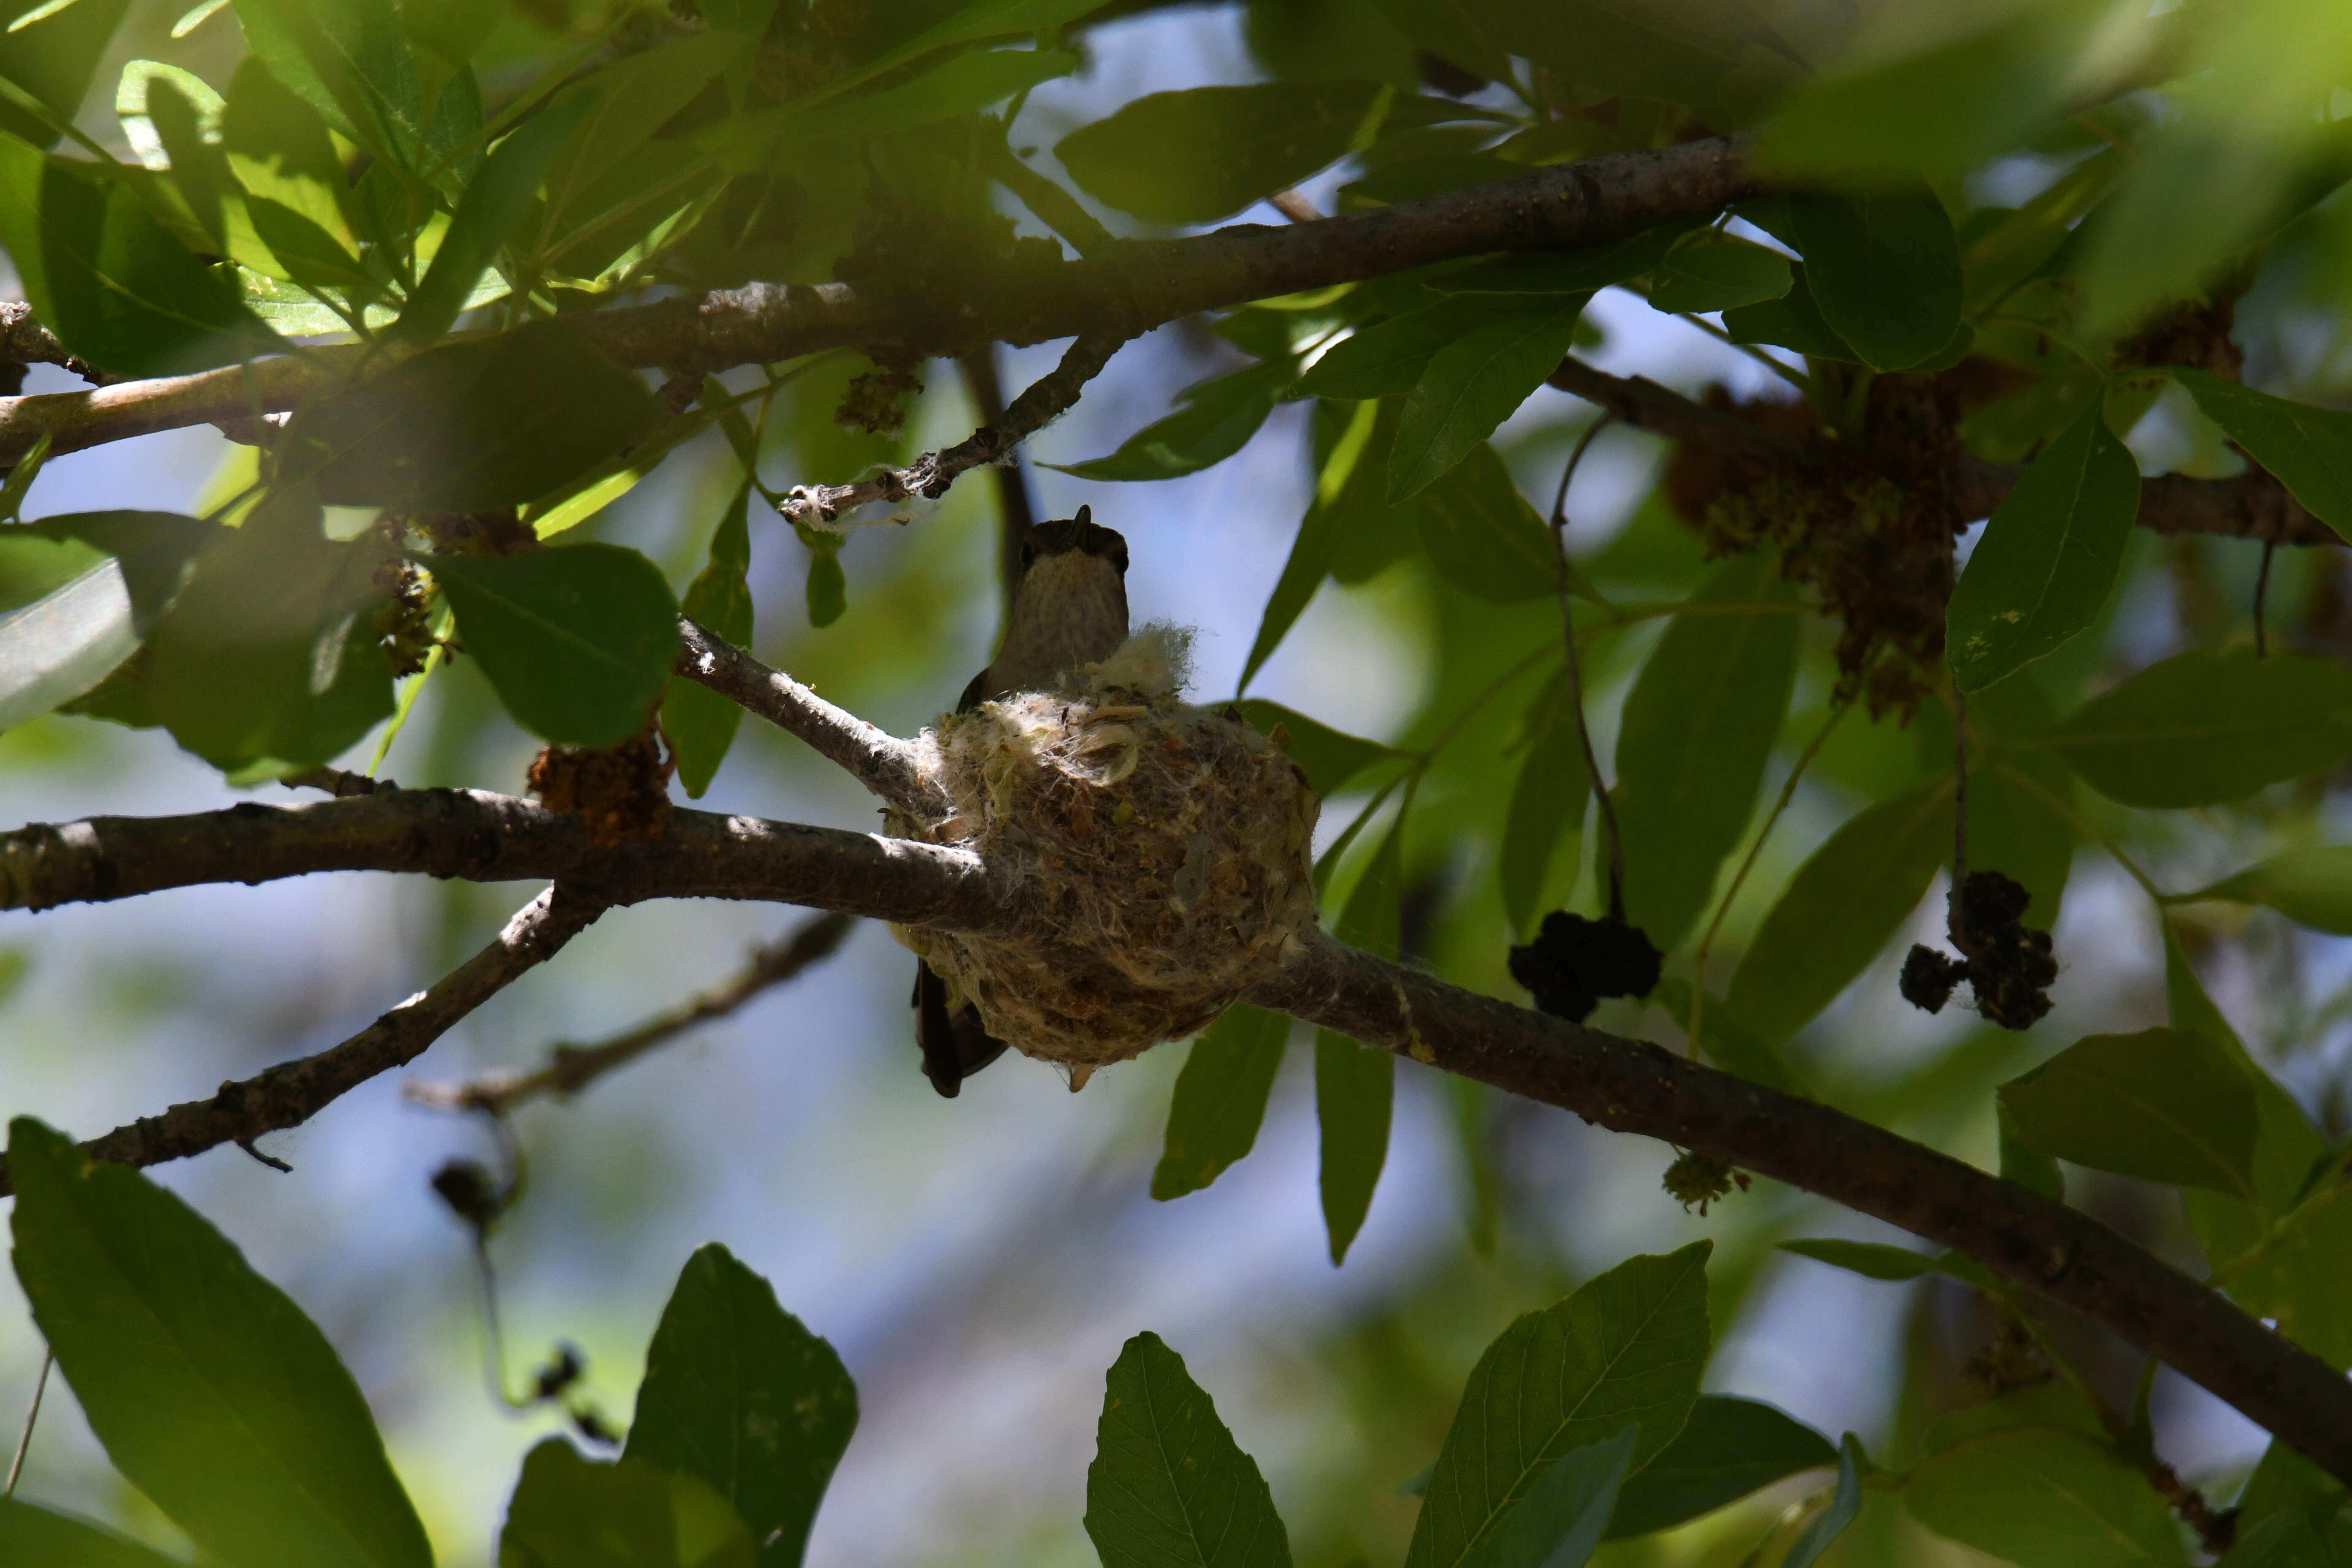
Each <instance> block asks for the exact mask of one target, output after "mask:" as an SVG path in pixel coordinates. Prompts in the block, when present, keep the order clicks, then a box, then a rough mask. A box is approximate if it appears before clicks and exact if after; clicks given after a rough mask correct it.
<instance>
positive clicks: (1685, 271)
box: [1650, 229, 1795, 315]
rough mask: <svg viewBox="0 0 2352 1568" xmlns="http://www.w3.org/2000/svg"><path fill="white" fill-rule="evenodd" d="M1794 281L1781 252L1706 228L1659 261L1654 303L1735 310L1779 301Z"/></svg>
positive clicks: (1684, 309)
mask: <svg viewBox="0 0 2352 1568" xmlns="http://www.w3.org/2000/svg"><path fill="white" fill-rule="evenodd" d="M1794 281H1795V274H1794V273H1793V272H1791V271H1790V267H1789V258H1787V257H1785V256H1783V255H1781V254H1780V252H1779V251H1777V250H1771V249H1768V248H1767V247H1764V246H1760V245H1756V244H1753V243H1751V242H1749V241H1748V240H1744V239H1733V238H1731V237H1729V236H1727V235H1724V234H1721V233H1718V232H1717V231H1716V230H1714V229H1702V230H1701V231H1699V233H1698V234H1697V235H1696V236H1694V237H1692V238H1691V240H1690V241H1689V242H1688V243H1687V244H1685V245H1682V246H1679V247H1676V248H1675V250H1674V251H1673V253H1672V254H1670V255H1669V256H1667V258H1665V260H1664V261H1663V262H1660V263H1659V264H1658V268H1657V271H1656V274H1655V276H1654V278H1653V279H1651V283H1650V304H1651V305H1652V307H1653V308H1654V309H1656V310H1670V311H1674V312H1675V313H1677V314H1690V315H1698V314H1701V313H1703V312H1706V311H1708V310H1736V309H1738V307H1740V306H1742V305H1759V304H1762V303H1763V302H1764V301H1765V300H1778V299H1780V298H1781V297H1783V296H1784V295H1786V294H1787V293H1788V292H1789V289H1790V286H1791V284H1792V283H1793V282H1794Z"/></svg>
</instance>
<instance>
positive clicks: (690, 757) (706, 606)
mask: <svg viewBox="0 0 2352 1568" xmlns="http://www.w3.org/2000/svg"><path fill="white" fill-rule="evenodd" d="M750 572H751V480H750V479H749V478H746V479H744V481H743V483H742V484H740V486H738V487H737V488H736V490H735V496H734V499H733V500H730V501H729V502H728V503H727V510H726V511H725V512H724V513H722V514H721V515H720V517H719V526H718V528H717V529H716V530H714V531H712V533H711V535H710V559H709V563H707V564H706V565H704V567H703V568H702V570H701V571H700V572H698V573H697V574H695V578H694V581H693V582H691V583H689V584H687V588H686V603H685V605H683V606H681V607H682V608H683V609H684V610H685V612H686V614H687V616H688V618H689V619H691V620H694V621H697V622H699V623H700V624H701V625H702V626H706V627H708V628H709V630H710V631H711V633H712V634H713V635H715V636H717V637H721V638H723V639H725V640H726V641H728V642H730V643H732V644H734V645H735V646H736V647H750V646H751V583H750V581H749V576H748V574H749V573H750ZM742 718H743V710H742V708H741V707H740V705H738V704H736V703H733V702H730V701H729V700H727V699H726V698H724V697H721V696H719V693H717V692H716V691H713V690H711V689H709V687H707V686H703V685H700V684H698V683H697V682H695V681H691V680H687V679H681V678H680V677H678V676H675V675H673V676H671V677H670V678H669V684H668V685H667V687H666V688H665V689H664V690H663V693H662V712H661V723H662V733H663V734H664V735H667V737H668V738H669V744H670V750H671V751H672V752H675V753H676V754H677V778H678V782H679V783H680V784H684V785H685V786H686V793H687V794H688V795H691V796H693V797H694V798H696V799H700V798H701V797H702V792H703V791H705V790H707V789H709V787H710V781H711V779H712V778H713V777H714V776H716V775H717V773H718V772H719V763H723V762H725V761H726V760H727V749H728V748H729V747H730V746H732V745H733V744H734V743H735V730H736V727H737V725H739V724H740V722H741V721H742Z"/></svg>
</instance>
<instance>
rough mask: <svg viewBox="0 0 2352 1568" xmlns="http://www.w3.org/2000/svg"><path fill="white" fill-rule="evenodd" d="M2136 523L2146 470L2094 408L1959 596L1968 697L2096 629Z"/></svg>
mask: <svg viewBox="0 0 2352 1568" xmlns="http://www.w3.org/2000/svg"><path fill="white" fill-rule="evenodd" d="M2347 417H2352V416H2347ZM2138 515H2139V465H2138V464H2137V463H2136V462H2134V461H2133V460H2132V455H2131V454H2130V453H2129V452H2127V451H2126V450H2125V449H2124V444H2123V443H2122V442H2121V441H2118V440H2116V438H2115V437H2114V436H2113V435H2112V434H2111V433H2110V432H2109V431H2108V429H2107V423H2106V420H2105V416H2103V415H2102V413H2101V411H2100V410H2099V409H2098V408H2097V407H2096V406H2093V407H2091V408H2089V409H2087V410H2085V411H2084V414H2083V416H2082V417H2081V418H2079V419H2077V420H2075V421H2074V425H2073V426H2070V427H2069V428H2068V429H2067V431H2066V433H2065V434H2064V435H2063V436H2061V437H2058V439H2056V440H2055V441H2053V442H2052V443H2051V444H2050V445H2049V447H2047V448H2046V449H2045V450H2044V451H2043V452H2042V456H2040V457H2039V458H2035V459H2034V460H2033V463H2032V467H2030V468H2027V469H2026V470H2025V472H2024V473H2023V474H2022V475H2021V476H2019V478H2018V481H2017V484H2016V487H2015V488H2014V489H2011V491H2010V492H2009V494H2008V495H2006V496H2004V497H2002V498H2001V502H2000V506H1999V507H1998V508H1996V509H1995V510H1994V511H1993V514H1992V521H1990V522H1988V523H1987V524H1985V531H1984V537H1983V538H1981V539H1979V541H1978V542H1977V547H1976V552H1975V553H1974V554H1972V555H1970V556H1969V565H1968V570H1967V571H1966V572H1964V573H1962V574H1961V575H1960V581H1959V584H1958V586H1956V587H1955V588H1954V589H1953V590H1952V602H1951V607H1950V609H1949V610H1948V612H1947V613H1946V616H1945V624H1946V627H1947V631H1946V641H1947V643H1948V646H1949V647H1950V648H1951V665H1952V679H1954V680H1955V681H1956V682H1958V685H1959V688H1960V689H1961V690H1963V691H1971V692H1972V691H1981V690H1983V689H1985V688H1986V687H1988V686H1990V685H1991V684H1992V683H1993V682H1994V681H1996V680H1999V679H2001V678H2002V677H2003V676H2006V675H2009V674H2011V672H2013V671H2015V670H2016V669H2018V668H2020V667H2021V666H2023V665H2026V664H2030V663H2032V661H2033V660H2035V659H2037V658H2042V656H2043V655H2044V654H2047V653H2049V652H2051V651H2052V650H2053V649H2055V648H2057V647H2060V646H2062V645H2063V644H2064V643H2065V642H2067V641H2068V640H2069V639H2071V638H2072V637H2074V635H2075V634H2076V633H2078V632H2080V631H2082V630H2084V628H2085V627H2087V626H2090V625H2091V624H2092V623H2094V622H2095V621H2096V620H2097V619H2098V618H2099V613H2100V612H2101V611H2102V610H2103V609H2105V607H2106V603H2107V600H2108V598H2109V596H2110V595H2113V594H2114V592H2115V587H2116V575H2117V574H2119V573H2120V572H2121V571H2122V570H2123V563H2124V546H2125V545H2126V543H2128V542H2130V540H2131V531H2132V523H2133V521H2135V520H2136V519H2137V517H2138Z"/></svg>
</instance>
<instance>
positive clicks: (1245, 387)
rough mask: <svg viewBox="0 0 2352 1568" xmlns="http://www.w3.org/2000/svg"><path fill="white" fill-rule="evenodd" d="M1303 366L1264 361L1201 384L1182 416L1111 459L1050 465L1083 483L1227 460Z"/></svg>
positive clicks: (1143, 432)
mask: <svg viewBox="0 0 2352 1568" xmlns="http://www.w3.org/2000/svg"><path fill="white" fill-rule="evenodd" d="M1296 373H1297V366H1296V365H1295V364H1293V363H1291V362H1290V361H1288V360H1263V361H1260V362H1259V363H1256V364H1253V365H1247V366H1244V368H1242V369H1240V370H1237V371H1234V372H1232V373H1231V374H1225V375H1219V376H1212V377H1211V378H1209V379H1208V380H1207V381H1202V382H1196V383H1194V384H1192V385H1191V386H1188V387H1186V388H1185V389H1184V390H1183V391H1182V392H1181V393H1179V394H1177V395H1176V401H1177V403H1178V404H1179V405H1180V406H1179V408H1178V410H1177V412H1175V413H1173V414H1171V415H1170V416H1168V417H1166V418H1165V419H1160V420H1155V421H1153V422H1152V423H1151V424H1150V425H1147V426H1144V427H1143V428H1142V429H1140V430H1139V431H1137V432H1136V433H1135V434H1134V435H1132V436H1129V437H1128V438H1127V439H1126V440H1125V441H1124V442H1122V443H1120V445H1119V448H1118V451H1116V452H1113V453H1111V454H1110V455H1109V456H1108V457H1107V458H1090V459H1088V460H1087V461H1086V462H1083V463H1069V464H1062V463H1048V464H1047V465H1045V466H1046V467H1047V468H1059V469H1061V470H1062V472H1064V473H1066V474H1076V475H1077V476H1078V478H1080V479H1175V478H1176V477H1178V476H1179V475H1181V474H1192V473H1198V472H1199V471H1200V470H1202V468H1210V467H1212V466H1213V465H1215V464H1218V463H1222V462H1223V461H1224V460H1225V459H1226V458H1230V457H1232V456H1233V455H1234V453H1235V452H1238V451H1240V450H1241V449H1242V447H1244V446H1245V445H1247V444H1248V442H1249V438H1250V437H1253V436H1255V435H1256V434H1257V428H1258V426H1261V425H1263V424H1265V416H1267V415H1268V414H1270V413H1272V412H1273V411H1274V405H1275V401H1276V398H1278V397H1279V396H1280V395H1281V394H1282V392H1283V389H1284V388H1286V387H1287V386H1288V385H1289V384H1290V382H1291V379H1292V377H1293V376H1294V375H1295V374H1296Z"/></svg>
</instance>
